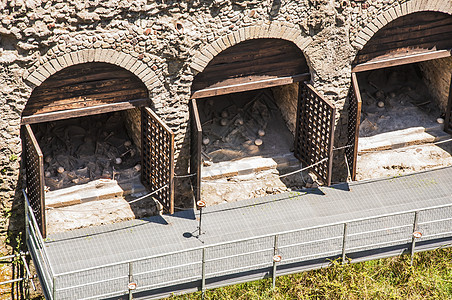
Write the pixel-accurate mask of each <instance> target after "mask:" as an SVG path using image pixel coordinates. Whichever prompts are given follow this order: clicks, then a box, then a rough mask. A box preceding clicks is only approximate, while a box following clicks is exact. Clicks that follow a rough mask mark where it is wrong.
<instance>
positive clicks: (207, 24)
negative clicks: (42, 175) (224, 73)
mask: <svg viewBox="0 0 452 300" xmlns="http://www.w3.org/2000/svg"><path fill="white" fill-rule="evenodd" d="M423 10H436V11H442V12H446V13H449V14H451V13H452V4H451V2H450V0H431V1H425V0H409V1H395V0H372V1H371V0H355V1H353V0H340V1H339V0H263V1H261V0H259V1H258V0H222V1H219V0H187V1H170V0H157V1H142V0H141V1H140V0H137V1H131V0H104V1H100V0H89V1H81V0H69V1H63V0H53V1H52V0H12V1H6V0H2V2H1V3H0V14H1V15H0V20H1V21H0V68H1V69H0V92H1V97H0V103H1V108H2V109H1V111H0V118H1V120H2V121H1V123H0V134H1V139H0V200H1V204H2V208H3V209H2V211H3V216H2V223H1V224H2V225H1V228H2V231H1V233H2V235H3V239H5V237H6V234H7V232H8V231H9V232H13V233H17V232H19V231H23V213H22V211H23V210H22V206H21V203H22V202H21V200H20V197H21V192H20V190H21V188H22V187H23V182H22V180H21V178H22V176H21V172H20V158H21V149H22V146H21V139H20V120H21V113H22V111H23V109H24V107H25V105H26V103H27V100H28V99H29V97H30V94H31V92H32V91H33V89H34V88H35V87H36V86H39V84H40V83H42V82H43V81H44V80H45V79H46V78H47V77H49V76H50V75H51V74H53V73H55V72H56V71H58V70H60V69H63V68H64V67H67V66H70V65H74V64H77V63H82V62H89V61H99V62H111V63H115V64H118V65H119V66H121V67H123V68H125V69H128V70H129V71H131V72H132V73H134V74H136V75H137V76H138V77H139V78H140V79H141V80H142V81H143V82H144V83H145V85H146V87H147V88H148V89H149V94H150V100H151V103H152V108H153V109H154V110H155V112H156V113H157V114H158V115H159V116H160V117H161V118H162V119H163V120H164V121H165V122H166V123H167V124H168V125H169V126H170V128H171V129H172V130H173V131H174V132H175V134H176V170H175V172H176V174H178V173H182V174H183V173H184V172H186V170H187V166H188V157H189V154H188V147H187V143H188V140H189V139H188V134H187V128H188V126H187V125H188V119H189V113H188V101H189V97H190V93H191V91H190V89H191V83H192V80H193V78H194V75H196V74H197V73H198V72H200V71H202V69H203V68H204V67H205V66H206V65H207V63H208V61H209V60H210V59H211V58H212V56H213V55H212V52H219V51H221V50H223V49H222V48H221V47H220V48H218V47H219V46H218V45H222V47H223V48H227V47H228V46H231V45H232V44H233V43H238V42H239V41H241V40H246V39H250V38H257V37H264V38H265V37H273V38H282V39H286V40H289V41H292V42H294V43H295V44H296V45H297V46H298V47H300V49H301V50H302V51H303V53H304V55H305V57H306V58H307V61H308V64H309V67H310V72H311V75H312V82H313V84H314V86H315V88H317V89H318V90H319V91H320V93H321V94H323V95H325V96H326V97H327V98H329V99H330V100H332V101H334V103H335V105H336V107H337V116H336V133H335V137H336V138H335V146H337V147H339V146H341V145H345V144H346V134H347V133H346V125H347V114H346V111H347V105H346V95H347V92H348V89H349V85H350V74H351V62H352V61H353V58H354V56H355V55H356V53H357V51H358V50H359V49H361V48H362V47H363V45H364V44H365V43H366V41H367V40H369V39H370V37H371V36H372V35H373V33H374V32H375V31H377V30H378V29H379V28H381V27H382V26H384V25H385V24H386V23H388V22H389V21H390V20H392V19H395V18H396V17H397V16H401V15H404V14H408V13H410V12H414V11H423ZM220 41H226V42H220ZM338 157H343V153H341V154H339V155H338ZM336 164H337V165H338V166H342V167H341V168H335V172H336V173H335V176H336V178H338V179H341V178H344V174H345V168H344V167H343V161H342V159H338V160H336ZM337 170H344V171H343V172H340V171H337ZM180 180H182V179H180ZM177 184H181V182H176V198H175V199H176V206H179V205H183V203H182V204H181V203H177V199H178V196H177V195H178V194H180V193H181V191H178V190H177ZM11 216H16V218H14V217H13V218H11ZM2 244H3V243H2ZM3 251H6V250H5V249H3Z"/></svg>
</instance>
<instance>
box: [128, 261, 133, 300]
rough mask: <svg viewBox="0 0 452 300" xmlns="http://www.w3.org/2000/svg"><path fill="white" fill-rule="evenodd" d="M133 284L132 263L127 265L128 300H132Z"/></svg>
mask: <svg viewBox="0 0 452 300" xmlns="http://www.w3.org/2000/svg"><path fill="white" fill-rule="evenodd" d="M132 283H133V263H131V262H130V263H129V286H128V288H129V300H132V299H133V290H134V289H133V288H132V285H131V284H132Z"/></svg>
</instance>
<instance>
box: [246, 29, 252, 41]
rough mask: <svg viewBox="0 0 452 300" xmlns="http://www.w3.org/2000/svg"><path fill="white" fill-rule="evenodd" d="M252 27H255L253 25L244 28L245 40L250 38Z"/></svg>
mask: <svg viewBox="0 0 452 300" xmlns="http://www.w3.org/2000/svg"><path fill="white" fill-rule="evenodd" d="M251 28H253V26H247V27H245V28H244V39H245V40H249V39H250V38H251Z"/></svg>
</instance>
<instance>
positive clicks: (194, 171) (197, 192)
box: [190, 99, 202, 201]
mask: <svg viewBox="0 0 452 300" xmlns="http://www.w3.org/2000/svg"><path fill="white" fill-rule="evenodd" d="M190 118H191V120H190V126H191V127H190V130H191V139H190V173H191V175H192V177H191V182H192V186H193V194H194V197H195V201H198V200H200V199H201V142H202V127H201V121H200V119H199V114H198V106H197V103H196V99H193V100H192V101H191V105H190Z"/></svg>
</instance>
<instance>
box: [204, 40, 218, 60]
mask: <svg viewBox="0 0 452 300" xmlns="http://www.w3.org/2000/svg"><path fill="white" fill-rule="evenodd" d="M204 49H205V51H206V52H208V53H209V54H210V55H211V56H212V57H211V58H210V59H212V58H214V57H215V56H216V55H217V54H218V52H216V51H215V49H214V48H213V47H212V45H211V44H209V45H208V46H207V47H205V48H204Z"/></svg>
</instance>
